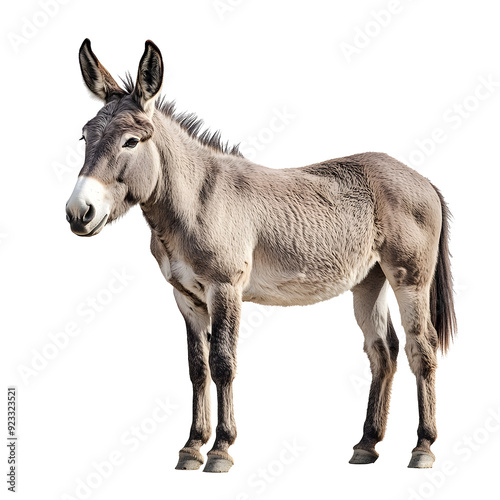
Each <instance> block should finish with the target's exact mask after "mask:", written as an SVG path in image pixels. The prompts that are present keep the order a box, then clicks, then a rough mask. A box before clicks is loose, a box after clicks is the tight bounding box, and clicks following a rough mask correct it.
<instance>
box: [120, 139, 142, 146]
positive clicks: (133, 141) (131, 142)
mask: <svg viewBox="0 0 500 500" xmlns="http://www.w3.org/2000/svg"><path fill="white" fill-rule="evenodd" d="M137 144H139V139H136V138H135V137H131V138H130V139H127V142H126V143H125V144H124V145H123V146H122V147H123V148H135V147H136V146H137Z"/></svg>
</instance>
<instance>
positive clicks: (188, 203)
mask: <svg viewBox="0 0 500 500" xmlns="http://www.w3.org/2000/svg"><path fill="white" fill-rule="evenodd" d="M153 122H154V125H155V133H154V135H153V137H152V140H153V141H154V143H155V146H156V148H157V151H158V157H159V160H158V161H159V172H158V181H157V184H156V187H155V189H154V191H153V194H152V195H151V197H150V199H149V200H148V201H147V202H145V203H142V204H141V208H142V210H143V213H144V216H145V217H146V220H147V221H148V224H149V225H150V227H151V229H152V230H153V231H155V232H156V233H158V235H160V236H163V237H166V236H168V233H170V232H171V231H172V230H174V229H175V228H176V227H179V224H180V223H181V224H182V226H183V227H186V226H188V227H189V226H192V225H194V224H195V223H196V217H197V214H198V211H199V209H200V194H201V192H202V190H203V185H204V183H205V182H206V179H207V176H209V175H211V170H212V169H213V168H214V165H216V163H217V158H216V157H217V156H220V153H217V152H216V151H212V150H211V148H209V147H207V146H204V145H202V144H201V143H200V142H199V141H198V140H197V139H195V138H193V137H191V136H190V135H189V134H188V133H187V132H186V131H185V130H184V129H183V128H182V127H181V126H180V125H179V124H178V123H177V122H175V120H173V119H171V118H170V117H167V116H164V115H162V114H161V113H159V112H158V111H156V112H155V115H154V116H153Z"/></svg>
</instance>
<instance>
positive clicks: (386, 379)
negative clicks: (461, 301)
mask: <svg viewBox="0 0 500 500" xmlns="http://www.w3.org/2000/svg"><path fill="white" fill-rule="evenodd" d="M387 288H388V283H387V280H386V277H385V275H384V273H383V272H382V270H381V268H380V266H379V265H378V264H376V265H375V267H374V268H373V269H372V270H371V271H370V273H369V274H368V276H367V277H366V278H365V279H364V280H363V281H362V282H361V283H360V284H358V285H356V286H355V287H354V288H353V289H352V292H353V296H354V314H355V316H356V321H357V322H358V325H359V326H360V328H361V330H362V331H363V334H364V336H365V342H364V350H365V352H366V354H367V355H368V358H369V360H370V368H371V371H372V383H371V387H370V394H369V397H368V409H367V412H366V420H365V424H364V428H363V437H362V438H361V441H360V442H359V443H358V444H357V445H356V446H354V454H353V456H352V458H351V460H350V461H349V463H351V464H371V463H373V462H375V460H377V458H378V453H377V452H376V451H375V445H376V444H377V443H378V442H379V441H381V440H382V438H383V437H384V433H385V428H386V424H387V415H388V412H389V400H390V393H391V386H392V380H393V377H394V373H395V372H396V358H397V355H398V349H399V342H398V339H397V337H396V333H395V331H394V328H393V326H392V323H391V318H390V316H389V309H388V307H387V302H386V292H387Z"/></svg>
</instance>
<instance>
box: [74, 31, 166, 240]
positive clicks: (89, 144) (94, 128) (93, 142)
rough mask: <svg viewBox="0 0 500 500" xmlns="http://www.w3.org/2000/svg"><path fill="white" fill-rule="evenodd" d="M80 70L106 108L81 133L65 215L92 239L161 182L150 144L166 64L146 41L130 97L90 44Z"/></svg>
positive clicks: (82, 51) (155, 153) (84, 48)
mask: <svg viewBox="0 0 500 500" xmlns="http://www.w3.org/2000/svg"><path fill="white" fill-rule="evenodd" d="M80 67H81V70H82V75H83V79H84V80H85V83H86V84H87V87H88V88H89V89H90V91H91V92H92V93H93V94H95V95H96V96H97V97H99V99H101V100H102V101H103V102H104V106H103V107H102V108H101V110H100V111H99V112H98V113H97V115H96V116H95V117H94V118H92V119H91V120H90V121H89V122H87V124H86V125H85V126H84V127H83V136H82V139H83V140H85V142H86V149H85V162H84V165H83V168H82V170H81V171H80V174H79V177H78V181H77V183H76V186H75V189H74V190H73V193H72V195H71V197H70V199H69V200H68V203H67V204H66V214H67V219H68V222H69V223H70V224H71V230H72V231H73V232H74V233H75V234H78V235H79V236H93V235H95V234H97V233H99V231H101V229H102V228H103V227H104V226H105V225H106V224H107V223H108V222H111V221H112V220H114V219H116V218H117V217H120V216H121V215H123V214H124V213H125V212H126V211H127V210H128V209H129V208H130V207H131V206H133V205H135V204H136V203H142V202H146V201H147V200H148V199H149V198H150V196H151V195H152V193H153V191H154V189H155V186H156V184H157V182H158V177H159V156H158V150H157V149H156V147H155V145H154V143H153V141H152V140H150V139H151V138H152V136H153V133H154V126H153V121H152V120H153V114H154V111H155V99H156V97H157V96H158V94H159V91H160V88H161V84H162V79H163V61H162V57H161V53H160V51H159V49H158V47H156V45H155V44H154V43H153V42H151V41H149V40H148V41H147V42H146V48H145V51H144V54H143V56H142V58H141V61H140V63H139V71H138V74H137V80H136V84H135V88H134V89H133V91H132V92H131V93H127V92H125V90H123V89H122V88H121V87H120V86H119V85H118V84H117V83H116V81H115V80H114V79H113V77H112V76H111V75H110V74H109V73H108V71H106V69H105V68H104V66H102V64H101V63H100V62H99V60H98V59H97V57H96V56H95V55H94V53H93V52H92V49H91V47H90V40H88V39H86V40H85V41H84V42H83V44H82V46H81V48H80Z"/></svg>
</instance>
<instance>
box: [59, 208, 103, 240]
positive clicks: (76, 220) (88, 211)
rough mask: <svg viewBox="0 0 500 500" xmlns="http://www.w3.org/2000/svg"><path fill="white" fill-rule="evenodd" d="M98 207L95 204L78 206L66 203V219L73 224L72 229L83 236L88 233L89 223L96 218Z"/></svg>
mask: <svg viewBox="0 0 500 500" xmlns="http://www.w3.org/2000/svg"><path fill="white" fill-rule="evenodd" d="M95 215H96V209H95V207H94V205H87V204H85V205H83V204H82V205H80V206H78V207H75V206H70V205H69V204H68V205H66V220H67V221H68V222H69V223H70V225H71V231H73V232H74V233H76V234H79V235H81V236H84V235H87V234H88V233H89V232H90V231H89V225H90V227H91V226H92V224H91V222H92V221H93V220H94V218H95Z"/></svg>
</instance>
